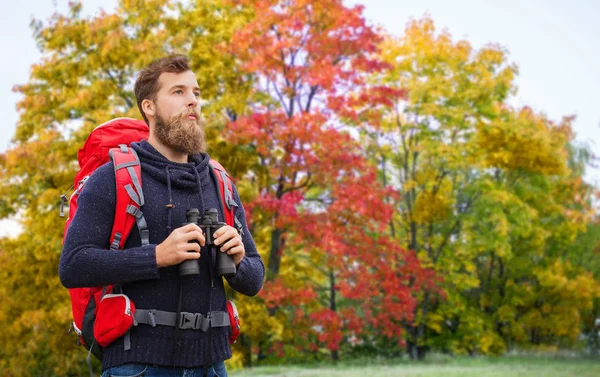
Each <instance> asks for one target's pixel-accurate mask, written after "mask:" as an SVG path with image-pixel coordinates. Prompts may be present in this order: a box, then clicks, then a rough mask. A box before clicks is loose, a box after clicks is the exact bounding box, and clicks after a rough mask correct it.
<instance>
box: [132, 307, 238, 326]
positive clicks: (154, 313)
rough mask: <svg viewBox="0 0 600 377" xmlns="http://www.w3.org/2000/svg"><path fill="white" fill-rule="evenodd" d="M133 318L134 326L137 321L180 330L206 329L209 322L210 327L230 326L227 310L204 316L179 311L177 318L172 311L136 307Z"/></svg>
mask: <svg viewBox="0 0 600 377" xmlns="http://www.w3.org/2000/svg"><path fill="white" fill-rule="evenodd" d="M134 319H135V322H134V325H135V326H137V324H139V323H143V324H146V325H150V326H152V327H156V325H161V326H173V327H175V326H177V327H179V328H180V329H181V330H202V331H206V330H208V326H209V324H210V326H211V327H227V326H231V324H230V323H229V314H228V313H227V312H210V313H209V315H208V317H205V316H203V315H202V314H200V313H188V312H181V314H180V316H179V319H177V313H173V312H165V311H162V310H154V309H150V310H144V309H136V311H135V316H134Z"/></svg>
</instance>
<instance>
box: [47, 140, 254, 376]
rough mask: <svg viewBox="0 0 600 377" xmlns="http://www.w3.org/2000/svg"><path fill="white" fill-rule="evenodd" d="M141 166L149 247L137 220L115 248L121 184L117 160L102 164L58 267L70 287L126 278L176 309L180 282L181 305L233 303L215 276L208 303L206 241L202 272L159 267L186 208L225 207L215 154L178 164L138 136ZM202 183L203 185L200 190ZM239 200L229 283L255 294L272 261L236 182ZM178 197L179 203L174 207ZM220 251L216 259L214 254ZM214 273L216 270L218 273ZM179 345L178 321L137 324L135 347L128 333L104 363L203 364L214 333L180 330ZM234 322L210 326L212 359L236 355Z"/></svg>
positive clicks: (204, 309) (197, 309) (142, 294)
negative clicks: (236, 254)
mask: <svg viewBox="0 0 600 377" xmlns="http://www.w3.org/2000/svg"><path fill="white" fill-rule="evenodd" d="M132 148H133V149H134V150H135V151H136V152H137V154H138V156H139V158H140V161H141V167H142V186H143V193H144V197H145V204H144V205H143V206H142V207H141V210H142V211H143V213H144V217H145V218H146V221H147V223H148V229H149V231H150V244H148V245H145V246H142V245H141V239H140V236H139V232H138V230H137V227H134V229H133V230H132V232H131V234H130V236H129V238H128V239H127V241H126V243H125V247H124V250H111V249H110V245H109V243H110V240H109V239H110V235H111V230H112V225H113V220H114V216H115V203H116V187H115V174H114V170H113V164H112V162H109V163H108V164H105V165H103V166H101V167H100V168H98V169H96V171H95V172H94V173H93V174H92V175H91V176H90V178H89V179H88V180H87V182H86V184H85V186H84V188H83V190H82V191H81V193H80V195H79V198H78V209H77V212H76V214H75V216H74V217H73V220H72V222H71V224H70V226H69V229H68V232H67V235H66V239H65V243H64V246H63V250H62V255H61V260H60V267H59V274H60V279H61V282H62V283H63V285H64V286H65V287H67V288H77V287H93V286H102V285H108V284H120V285H121V287H122V289H123V292H124V293H125V294H126V295H127V296H129V298H130V299H131V300H132V301H133V302H134V303H135V306H136V308H138V309H157V310H164V311H169V312H177V304H178V300H179V294H180V288H181V290H182V291H181V294H182V305H181V311H182V312H191V313H202V314H204V315H206V314H207V313H208V312H209V311H215V310H221V311H225V310H226V305H225V303H226V299H225V291H224V287H223V280H222V278H220V277H214V278H213V282H214V288H213V291H212V295H211V297H212V302H210V303H209V293H210V289H211V288H210V287H211V282H210V274H209V261H210V260H211V258H209V254H208V251H207V249H206V248H202V251H201V257H200V259H199V260H198V263H199V265H200V275H196V276H184V277H181V278H180V276H179V270H178V269H179V266H169V267H165V268H158V267H157V264H156V245H158V244H160V243H161V242H163V241H164V240H165V239H166V238H167V237H168V235H169V234H170V232H171V231H172V230H173V229H176V228H178V227H180V226H181V225H182V224H183V223H184V222H185V221H186V217H185V211H186V210H187V209H190V208H198V209H199V210H200V213H204V210H205V209H208V208H217V209H218V210H219V220H220V221H223V219H224V214H223V213H221V210H220V202H219V197H218V194H217V186H216V182H215V180H214V178H213V177H212V175H211V174H210V171H209V159H210V158H209V156H208V155H207V154H198V155H193V156H190V160H189V162H188V163H175V162H172V161H169V160H168V159H166V158H165V157H164V156H163V155H161V154H160V153H159V152H158V151H157V150H156V149H155V148H154V147H153V146H152V145H150V143H148V142H147V141H145V140H143V141H141V142H140V143H133V144H132ZM200 188H201V189H200ZM234 200H235V202H236V203H237V204H238V206H239V207H238V209H237V211H236V217H237V219H238V220H239V221H240V222H241V224H242V226H243V237H242V238H243V243H244V248H245V251H246V255H245V257H244V258H243V259H242V261H241V262H240V264H239V265H238V267H237V272H236V274H235V275H234V276H233V277H230V278H228V279H227V281H228V283H229V285H230V286H231V287H232V288H233V289H234V290H236V291H237V292H240V293H242V294H244V295H248V296H253V295H256V294H257V293H258V292H259V291H260V289H261V287H262V283H263V279H264V273H265V268H264V265H263V262H262V259H261V257H260V255H259V254H258V252H257V250H256V246H255V244H254V241H253V239H252V236H251V235H250V232H249V230H248V227H247V225H246V217H245V214H244V209H243V206H242V203H241V201H240V198H239V195H238V193H237V190H236V189H235V187H234ZM167 204H173V206H167ZM215 259H216V258H215V256H214V252H213V256H212V261H213V262H214V261H215ZM213 276H214V274H213ZM178 331H179V335H178V336H177V337H176V338H177V339H178V344H177V347H176V345H175V341H174V328H173V327H170V326H156V327H152V326H150V325H145V324H139V325H138V326H134V327H132V329H131V331H130V336H131V349H130V350H127V351H125V350H124V343H123V338H120V339H118V340H117V341H115V342H114V343H113V344H111V345H109V346H108V347H105V348H104V357H103V361H102V368H103V369H107V368H110V367H114V366H118V365H121V364H125V363H131V362H137V363H148V364H156V365H164V366H175V367H187V368H191V367H199V366H202V365H204V364H205V360H206V359H205V358H206V354H205V353H206V350H207V336H206V335H207V333H206V332H203V331H198V330H178ZM228 337H229V328H227V327H215V328H212V329H211V345H212V347H211V348H212V351H211V361H212V362H213V363H214V362H219V361H222V360H225V359H228V358H230V357H231V349H230V347H229V342H228Z"/></svg>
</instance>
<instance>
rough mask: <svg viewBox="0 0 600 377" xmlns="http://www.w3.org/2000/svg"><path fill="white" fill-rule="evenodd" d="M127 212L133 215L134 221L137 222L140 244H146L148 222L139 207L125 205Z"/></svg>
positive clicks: (147, 241)
mask: <svg viewBox="0 0 600 377" xmlns="http://www.w3.org/2000/svg"><path fill="white" fill-rule="evenodd" d="M127 213H129V214H130V215H132V216H134V217H135V222H136V223H137V226H138V230H139V232H140V238H141V240H142V245H148V244H149V243H150V231H149V230H148V223H147V222H146V218H145V217H144V213H143V212H142V211H141V210H140V209H139V208H137V207H136V206H132V205H131V204H130V205H128V206H127Z"/></svg>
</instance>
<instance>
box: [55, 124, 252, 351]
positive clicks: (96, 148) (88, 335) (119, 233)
mask: <svg viewBox="0 0 600 377" xmlns="http://www.w3.org/2000/svg"><path fill="white" fill-rule="evenodd" d="M148 133H149V131H148V126H147V125H146V123H145V122H144V121H141V120H136V119H131V118H116V119H113V120H110V121H108V122H106V123H103V124H101V125H99V126H98V127H96V128H95V129H94V130H93V131H92V132H91V134H90V135H89V136H88V138H87V140H86V142H85V144H84V146H83V147H82V148H81V149H80V150H79V153H78V156H77V157H78V160H79V167H80V170H79V172H78V173H77V175H76V176H75V182H74V185H73V187H74V188H75V191H74V192H73V194H72V195H71V198H70V200H69V217H68V218H67V221H66V224H65V232H64V236H66V233H67V229H68V227H69V224H70V223H71V220H72V219H73V217H74V215H75V212H76V211H77V198H78V197H79V193H80V192H81V190H82V188H83V186H84V185H85V182H86V180H87V179H88V177H89V176H90V175H91V174H92V173H93V172H94V170H96V169H97V168H98V167H100V166H102V165H104V164H105V163H107V162H108V161H109V160H111V161H112V162H113V164H114V166H115V179H116V188H117V190H116V208H115V220H114V223H113V228H112V232H111V239H110V245H111V246H110V247H111V249H122V248H123V246H124V244H125V241H126V240H127V237H128V236H129V234H130V233H131V230H132V229H133V226H134V224H136V223H137V225H138V230H139V231H140V236H141V239H142V243H147V242H148V229H147V226H146V221H145V219H144V217H143V214H142V212H141V210H140V207H141V206H143V204H144V195H143V191H142V172H141V166H140V161H139V158H138V156H137V154H136V153H135V151H134V150H133V149H132V148H130V147H129V145H130V144H131V143H132V142H137V141H140V140H142V139H147V138H148ZM210 163H211V164H210V171H211V172H212V174H213V176H214V177H215V179H216V182H218V183H219V184H218V186H219V190H218V194H219V199H220V200H221V206H222V209H223V213H224V214H225V223H227V224H228V225H231V226H233V227H236V228H238V229H240V224H239V222H238V221H237V219H236V218H235V212H234V211H235V208H236V205H235V202H234V200H233V185H232V182H231V179H230V178H229V175H228V174H227V172H226V171H225V169H224V168H223V167H222V166H221V165H220V164H219V163H218V162H217V161H215V160H212V159H211V160H210ZM66 202H67V198H66V195H63V196H62V203H61V216H64V212H63V207H64V204H65V203H66ZM64 236H63V242H64ZM112 291H113V286H112V285H109V286H106V287H90V288H72V289H69V294H70V296H71V306H72V310H73V323H72V329H74V330H75V332H76V333H77V335H79V342H80V343H81V344H83V345H84V346H85V347H86V349H88V350H89V351H90V352H91V353H93V354H94V355H95V356H96V357H98V358H99V359H101V358H102V349H101V346H100V345H99V344H98V341H97V339H95V337H94V324H95V323H96V322H97V316H98V315H99V313H98V304H99V303H100V301H101V300H102V298H103V297H105V298H106V297H108V296H107V295H108V294H111V292H112ZM111 296H118V295H111ZM125 297H126V296H125ZM127 301H129V300H127ZM227 311H228V313H229V316H230V319H231V336H230V343H233V342H235V340H236V338H237V337H238V336H239V333H240V323H239V318H238V315H237V310H235V305H233V303H231V304H230V303H228V305H227ZM100 315H102V313H100ZM106 320H107V319H103V321H106ZM110 320H111V319H108V321H110Z"/></svg>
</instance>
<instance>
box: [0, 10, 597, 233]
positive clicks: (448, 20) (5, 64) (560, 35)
mask: <svg viewBox="0 0 600 377" xmlns="http://www.w3.org/2000/svg"><path fill="white" fill-rule="evenodd" d="M67 3H68V0H1V3H0V14H2V16H3V17H2V18H3V20H2V22H1V23H0V48H1V51H3V53H4V57H3V58H0V114H1V116H2V119H4V122H3V124H2V125H1V126H0V153H2V152H4V151H5V150H6V149H7V148H8V147H9V146H10V139H11V138H12V136H13V134H14V131H15V126H16V122H17V120H18V114H17V112H16V109H15V105H16V103H17V101H18V100H19V96H18V95H16V94H15V93H12V91H11V89H12V87H13V86H14V85H15V84H23V83H26V82H27V80H28V78H29V68H30V66H31V65H32V64H33V63H35V62H37V61H38V60H39V58H40V53H39V51H38V50H37V47H36V45H35V42H34V40H33V37H32V31H31V29H30V28H29V23H30V20H31V17H32V16H33V17H35V18H37V19H41V20H46V19H47V18H48V17H49V16H50V15H51V14H52V13H53V12H54V11H55V10H59V11H61V12H64V11H65V10H66V9H67ZM116 3H117V1H116V0H85V1H84V8H83V10H84V13H86V14H93V13H95V12H96V10H97V9H98V8H100V7H104V8H105V9H107V10H111V9H114V7H115V6H116ZM346 3H347V4H349V5H353V4H357V3H362V4H366V9H365V15H366V17H367V19H368V20H369V21H370V22H372V23H373V24H376V25H381V26H383V27H384V28H386V29H387V30H388V31H389V32H390V33H392V34H395V35H401V34H402V32H403V30H404V27H405V25H406V22H407V21H408V20H409V18H411V17H412V18H420V17H422V16H423V15H424V14H425V13H426V12H429V13H430V14H431V16H432V18H433V20H434V21H435V24H436V27H438V28H439V29H442V28H447V29H448V30H449V32H450V33H451V34H452V35H453V37H454V39H455V40H456V39H459V38H460V39H462V38H464V39H467V40H468V41H469V42H470V43H471V44H472V45H473V46H474V47H476V48H478V47H481V46H483V45H485V44H487V43H490V42H492V43H500V44H501V45H503V46H504V47H506V48H507V49H508V50H509V52H510V56H509V59H510V60H511V61H513V62H516V63H517V64H518V65H519V71H520V72H519V76H518V77H517V80H516V83H517V85H518V87H519V93H518V94H517V96H516V98H515V99H514V101H513V102H514V103H515V104H517V105H529V106H531V107H532V108H533V109H534V110H535V111H541V112H545V113H546V114H547V115H548V116H549V117H550V118H552V119H555V120H559V119H560V118H561V117H562V116H564V115H570V114H575V115H577V120H576V121H575V124H574V128H575V132H576V134H577V140H578V141H580V142H583V143H587V144H589V145H590V147H591V148H592V150H593V152H594V153H595V154H596V155H597V156H600V94H599V91H600V43H599V41H598V39H599V38H600V22H598V17H599V16H600V1H595V0H544V1H542V0H495V1H492V0H454V1H448V0H418V1H416V0H411V1H409V0H362V1H357V0H346ZM586 178H587V180H588V181H590V182H593V183H596V185H597V186H600V170H598V169H594V170H591V171H588V172H587V174H586ZM0 179H1V178H0ZM15 229H18V226H17V225H15V224H14V223H13V222H8V221H0V237H1V236H2V235H4V234H11V233H13V232H14V231H15Z"/></svg>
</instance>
